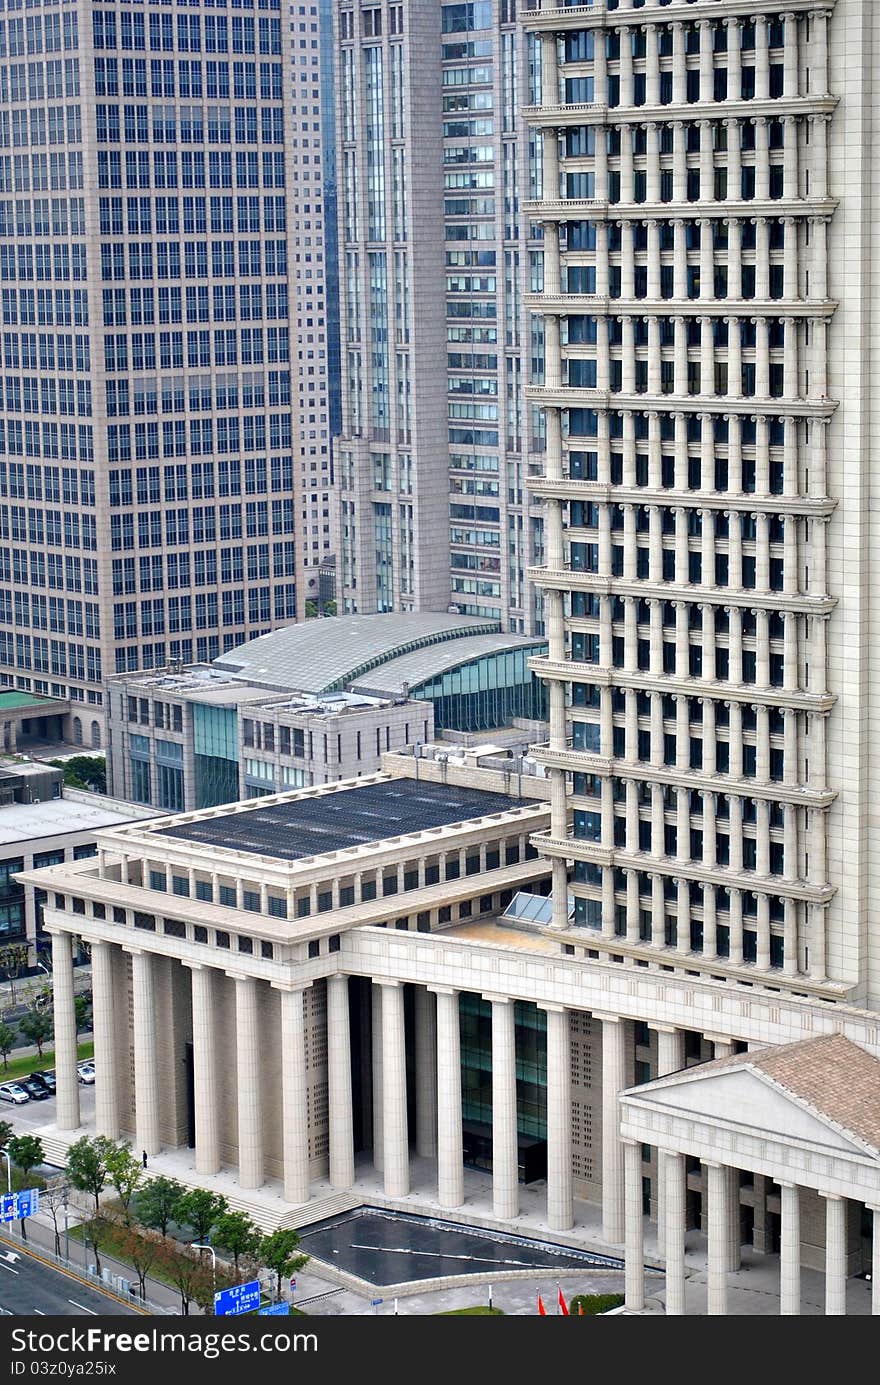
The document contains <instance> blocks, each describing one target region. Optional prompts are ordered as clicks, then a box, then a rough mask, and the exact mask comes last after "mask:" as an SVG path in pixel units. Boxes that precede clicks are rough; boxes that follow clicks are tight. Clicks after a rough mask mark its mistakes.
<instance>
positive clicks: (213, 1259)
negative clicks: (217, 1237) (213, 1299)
mask: <svg viewBox="0 0 880 1385" xmlns="http://www.w3.org/2000/svg"><path fill="white" fill-rule="evenodd" d="M192 1249H193V1250H209V1251H210V1252H211V1292H212V1293H214V1294H216V1292H217V1252H216V1250H215V1249H214V1247H213V1246H209V1245H200V1244H199V1242H198V1241H193V1242H192Z"/></svg>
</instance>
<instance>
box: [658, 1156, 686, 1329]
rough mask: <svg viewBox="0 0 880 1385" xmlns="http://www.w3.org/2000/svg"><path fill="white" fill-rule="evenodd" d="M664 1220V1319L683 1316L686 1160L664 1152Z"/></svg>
mask: <svg viewBox="0 0 880 1385" xmlns="http://www.w3.org/2000/svg"><path fill="white" fill-rule="evenodd" d="M663 1168H664V1170H665V1177H664V1190H663V1201H664V1209H663V1211H664V1221H665V1226H664V1229H663V1240H664V1242H665V1246H666V1316H667V1317H682V1316H683V1315H684V1311H685V1294H684V1234H685V1208H686V1198H685V1161H684V1155H683V1154H673V1153H671V1152H664V1154H663Z"/></svg>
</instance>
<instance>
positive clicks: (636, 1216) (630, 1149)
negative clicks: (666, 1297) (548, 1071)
mask: <svg viewBox="0 0 880 1385" xmlns="http://www.w3.org/2000/svg"><path fill="white" fill-rule="evenodd" d="M547 1066H548V1068H549V1056H548V1064H547ZM623 1160H624V1170H625V1199H624V1208H625V1214H626V1244H625V1248H624V1257H625V1258H624V1289H625V1295H626V1298H625V1307H626V1311H627V1312H628V1313H640V1312H641V1311H642V1309H643V1308H644V1306H645V1245H644V1225H643V1221H642V1147H641V1145H640V1144H638V1142H637V1141H636V1140H624V1141H623Z"/></svg>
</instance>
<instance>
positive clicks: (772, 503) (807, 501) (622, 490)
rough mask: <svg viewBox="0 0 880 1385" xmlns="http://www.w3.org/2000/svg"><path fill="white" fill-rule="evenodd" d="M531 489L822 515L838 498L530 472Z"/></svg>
mask: <svg viewBox="0 0 880 1385" xmlns="http://www.w3.org/2000/svg"><path fill="white" fill-rule="evenodd" d="M525 484H526V487H527V488H528V490H530V491H531V492H532V493H533V494H534V495H543V496H546V497H547V498H548V499H552V500H594V501H596V502H597V503H598V504H606V505H612V504H613V505H627V504H631V505H674V506H676V507H678V506H680V507H681V508H682V509H695V510H719V511H721V510H749V511H752V512H754V513H756V514H768V515H777V514H786V515H805V516H808V517H818V516H821V515H830V514H833V513H834V511H835V510H836V509H837V504H838V502H837V501H836V500H832V499H831V498H830V497H829V496H806V495H755V494H753V493H748V494H747V493H746V492H745V491H743V492H741V493H736V492H728V491H715V492H707V491H678V490H674V489H671V488H670V489H666V488H665V487H660V486H616V485H612V484H611V483H610V482H608V483H606V482H604V481H577V480H573V479H571V478H569V477H566V476H564V477H560V478H558V479H551V478H549V477H547V476H544V475H542V474H535V473H532V472H531V471H530V474H529V475H528V476H527V477H526V479H525Z"/></svg>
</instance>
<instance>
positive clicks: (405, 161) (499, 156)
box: [336, 0, 543, 634]
mask: <svg viewBox="0 0 880 1385" xmlns="http://www.w3.org/2000/svg"><path fill="white" fill-rule="evenodd" d="M336 40H337V52H338V68H337V132H336V133H337V163H338V178H339V222H340V224H339V239H340V281H341V283H340V297H341V309H340V316H341V338H342V340H341V352H342V400H343V425H342V427H343V431H342V437H341V438H340V440H339V443H338V453H337V457H338V462H337V465H338V470H339V476H340V479H341V483H342V505H341V522H342V529H341V535H340V541H339V543H338V545H337V548H338V550H339V552H340V554H341V582H340V587H341V593H340V594H341V598H342V609H344V610H345V611H347V612H358V611H359V612H368V611H388V610H440V611H444V610H446V608H447V606H448V605H449V604H450V603H451V604H452V605H453V606H454V607H457V608H458V610H460V611H461V612H462V613H465V614H468V615H478V616H484V617H487V616H488V617H495V618H496V619H498V620H499V621H500V622H501V623H502V624H503V626H504V628H506V629H510V630H515V631H521V632H523V633H526V634H530V633H536V632H538V633H540V632H541V631H542V629H543V626H542V621H541V608H540V605H537V606H536V605H535V602H536V600H538V601H539V600H540V597H536V596H535V594H534V592H533V591H531V590H530V588H529V585H528V583H527V581H526V569H527V568H528V567H529V565H530V564H531V563H533V562H534V561H535V560H536V558H540V521H539V519H538V518H537V514H538V511H537V510H535V511H534V512H533V511H532V510H531V509H530V504H529V499H528V494H527V491H526V487H525V479H526V477H527V475H528V473H529V468H530V462H531V464H532V466H533V467H534V469H535V470H538V467H537V465H536V464H537V460H538V458H539V456H540V454H541V451H542V449H543V434H542V432H541V431H540V430H541V428H542V426H543V421H542V419H541V418H540V417H539V411H538V410H537V409H536V408H534V407H533V406H531V405H530V404H528V403H527V402H525V401H524V398H523V391H522V385H523V382H524V380H523V376H524V367H523V361H524V358H526V357H527V356H528V355H530V354H533V355H535V356H537V357H539V358H540V357H541V355H542V345H541V340H542V338H541V335H540V334H541V331H542V323H541V320H540V318H535V319H534V324H535V325H534V329H533V328H532V326H531V323H530V317H529V314H528V312H527V311H526V308H525V305H524V297H525V293H526V292H527V290H528V288H529V284H530V277H531V276H532V275H534V274H535V273H537V269H538V264H539V262H540V254H539V249H540V242H539V241H537V240H536V241H535V242H534V243H533V244H532V243H531V242H529V241H527V240H526V239H525V238H524V237H525V234H526V231H527V229H528V228H527V224H526V223H524V222H523V221H522V218H521V217H520V215H519V205H520V202H521V201H522V200H524V198H525V197H526V196H527V195H528V192H529V188H530V187H532V188H536V187H537V182H536V171H535V167H534V153H533V150H534V135H533V136H532V145H531V147H530V144H529V136H528V131H527V129H526V127H525V125H524V124H523V122H521V121H520V120H519V116H518V112H519V109H520V107H521V106H523V105H526V104H527V103H528V102H529V100H530V99H532V98H533V97H534V92H531V91H530V85H531V76H530V67H531V66H532V64H531V63H530V62H529V53H531V52H534V47H533V46H532V47H529V46H528V45H534V42H535V41H534V39H533V38H529V39H528V40H527V39H526V37H525V36H524V35H523V33H522V31H521V30H520V29H518V27H517V22H516V13H515V6H514V3H513V0H478V3H472V4H441V3H439V0H421V2H420V3H418V4H408V5H404V4H392V3H388V0H382V3H376V2H375V0H372V2H371V3H367V2H366V0H363V2H362V0H355V2H354V3H352V0H340V3H339V4H338V6H337V8H336ZM536 229H537V230H539V229H540V228H536ZM535 283H536V284H537V280H536V281H535ZM532 330H534V331H535V333H536V335H535V340H534V342H532V341H531V340H530V331H532ZM525 374H526V376H527V375H528V372H527V371H526V372H525Z"/></svg>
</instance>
